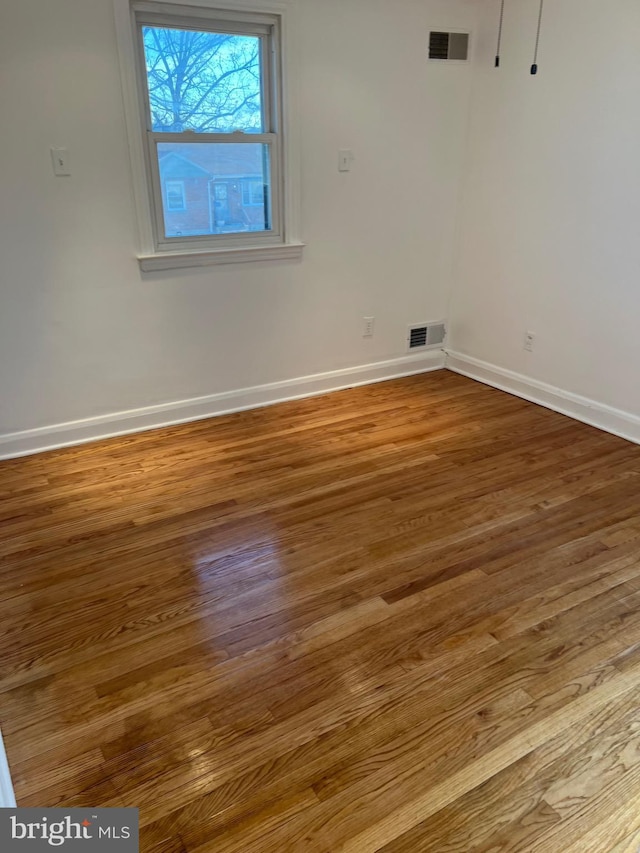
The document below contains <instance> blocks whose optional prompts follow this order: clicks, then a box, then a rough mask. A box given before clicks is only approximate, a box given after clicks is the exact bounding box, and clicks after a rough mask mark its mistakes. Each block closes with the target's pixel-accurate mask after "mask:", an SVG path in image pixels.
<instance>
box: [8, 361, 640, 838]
mask: <svg viewBox="0 0 640 853" xmlns="http://www.w3.org/2000/svg"><path fill="white" fill-rule="evenodd" d="M0 495H1V496H2V504H1V509H0V531H1V532H2V536H1V541H0V591H1V596H2V598H1V603H0V633H1V641H0V665H1V671H0V676H1V681H0V725H1V726H2V729H3V732H4V736H5V741H6V747H7V753H8V757H9V762H10V765H11V768H12V773H13V778H14V784H15V789H16V796H17V799H18V803H19V805H23V806H54V805H65V806H77V805H87V806H108V805H128V806H137V807H139V808H140V821H141V827H142V830H141V850H142V851H144V853H186V851H188V853H192V851H197V853H299V851H303V853H309V851H313V853H339V851H341V853H373V851H384V853H422V852H423V851H424V853H426V851H434V853H480V851H485V852H486V853H489V851H491V853H497V851H509V853H513V852H514V851H536V853H578V851H580V853H582V851H589V853H631V851H636V850H637V849H638V846H639V845H640V447H636V446H634V445H632V444H629V443H627V442H625V441H623V440H622V439H618V438H615V437H613V436H610V435H606V434H604V433H602V432H598V431H597V430H595V429H592V428H590V427H587V426H584V425H582V424H578V423H575V422H573V421H571V420H569V419H567V418H564V417H563V416H561V415H558V414H555V413H553V412H550V411H547V410H545V409H542V408H538V407H536V406H534V405H531V404H529V403H526V402H524V401H522V400H519V399H516V398H514V397H511V396H508V395H507V394H503V393H501V392H499V391H495V390H492V389H489V388H486V387H484V386H482V385H480V384H477V383H475V382H472V381H470V380H467V379H464V378H462V377H460V376H456V375H454V374H452V373H448V372H444V371H443V372H439V373H435V374H429V375H425V376H420V377H413V378H409V379H404V380H399V381H395V382H388V383H384V384H380V385H373V386H368V387H364V388H358V389H353V390H349V391H344V392H340V393H336V394H332V395H328V396H325V397H320V398H314V399H309V400H304V401H301V402H295V403H286V404H282V405H279V406H275V407H272V408H268V409H263V410H259V411H250V412H244V413H242V414H237V415H232V416H229V417H224V418H220V419H217V420H213V421H208V422H199V423H195V424H191V425H187V426H181V427H177V428H171V429H166V430H159V431H155V432H149V433H144V434H140V435H136V436H129V437H127V438H123V439H117V440H113V441H107V442H102V443H98V444H92V445H87V446H84V447H78V448H73V449H69V450H63V451H57V452H52V453H47V454H43V455H40V456H34V457H30V458H26V459H20V460H14V461H9V462H4V463H0Z"/></svg>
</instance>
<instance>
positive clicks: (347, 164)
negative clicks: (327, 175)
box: [338, 148, 353, 172]
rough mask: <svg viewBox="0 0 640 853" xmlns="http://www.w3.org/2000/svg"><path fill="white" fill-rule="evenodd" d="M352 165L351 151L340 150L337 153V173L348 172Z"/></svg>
mask: <svg viewBox="0 0 640 853" xmlns="http://www.w3.org/2000/svg"><path fill="white" fill-rule="evenodd" d="M352 163H353V151H351V150H350V149H349V148H341V149H340V151H339V152H338V171H339V172H350V171H351V164H352Z"/></svg>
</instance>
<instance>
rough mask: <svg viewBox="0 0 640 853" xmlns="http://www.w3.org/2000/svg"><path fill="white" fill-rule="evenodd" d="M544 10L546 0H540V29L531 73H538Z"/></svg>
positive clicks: (537, 34) (537, 33)
mask: <svg viewBox="0 0 640 853" xmlns="http://www.w3.org/2000/svg"><path fill="white" fill-rule="evenodd" d="M543 11H544V0H540V11H539V13H538V31H537V32H536V49H535V52H534V54H533V65H532V66H531V73H532V74H537V73H538V50H539V49H540V33H541V31H542V13H543Z"/></svg>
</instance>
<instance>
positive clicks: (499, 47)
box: [496, 0, 505, 68]
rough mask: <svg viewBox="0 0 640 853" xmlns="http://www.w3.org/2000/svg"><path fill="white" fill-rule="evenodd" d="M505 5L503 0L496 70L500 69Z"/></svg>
mask: <svg viewBox="0 0 640 853" xmlns="http://www.w3.org/2000/svg"><path fill="white" fill-rule="evenodd" d="M504 4H505V0H502V2H501V4H500V24H499V25H498V47H497V48H496V68H500V49H501V47H502V25H503V24H504Z"/></svg>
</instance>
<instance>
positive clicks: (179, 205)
mask: <svg viewBox="0 0 640 853" xmlns="http://www.w3.org/2000/svg"><path fill="white" fill-rule="evenodd" d="M165 192H166V208H167V210H168V211H175V210H186V208H187V203H186V201H185V196H184V181H167V183H166V190H165Z"/></svg>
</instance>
